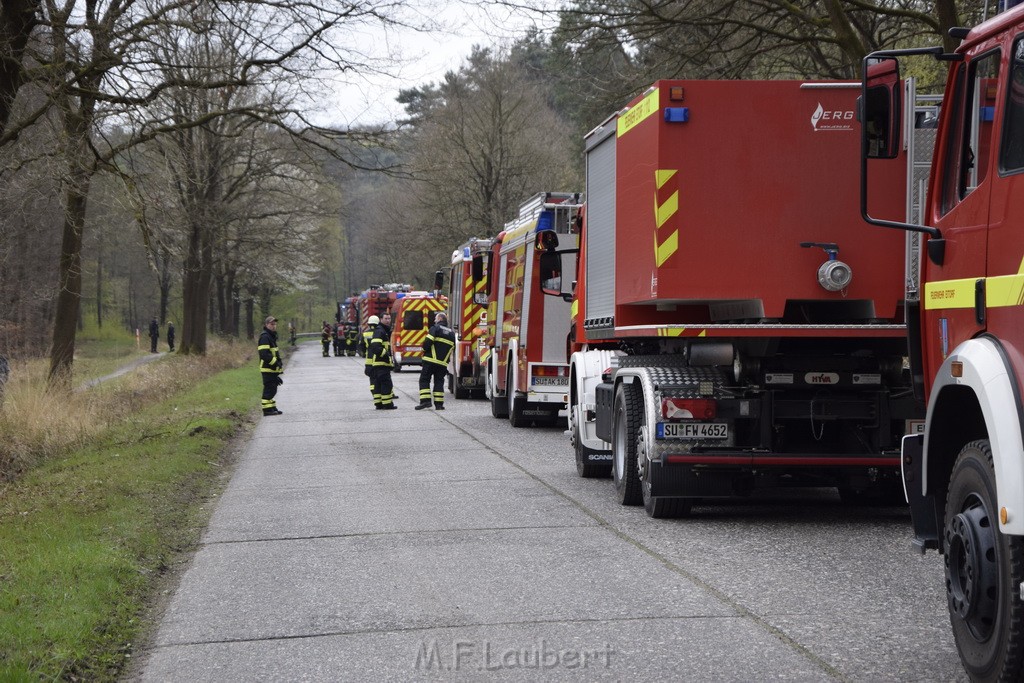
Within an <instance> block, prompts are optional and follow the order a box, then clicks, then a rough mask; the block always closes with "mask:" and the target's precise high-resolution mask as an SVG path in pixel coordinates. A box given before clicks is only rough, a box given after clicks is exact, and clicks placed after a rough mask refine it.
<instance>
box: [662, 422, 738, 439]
mask: <svg viewBox="0 0 1024 683" xmlns="http://www.w3.org/2000/svg"><path fill="white" fill-rule="evenodd" d="M656 435H657V437H658V438H659V439H728V438H729V425H728V423H725V422H659V423H658V428H657V431H656Z"/></svg>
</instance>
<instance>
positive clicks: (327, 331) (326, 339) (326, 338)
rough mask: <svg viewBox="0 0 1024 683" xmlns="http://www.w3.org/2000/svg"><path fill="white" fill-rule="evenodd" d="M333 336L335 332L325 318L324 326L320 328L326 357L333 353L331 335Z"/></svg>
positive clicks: (321, 341)
mask: <svg viewBox="0 0 1024 683" xmlns="http://www.w3.org/2000/svg"><path fill="white" fill-rule="evenodd" d="M333 336H334V334H333V333H332V332H331V326H330V325H328V324H327V321H326V320H325V321H324V326H323V328H322V329H321V330H320V343H321V344H323V345H324V358H327V357H328V356H330V355H331V337H333Z"/></svg>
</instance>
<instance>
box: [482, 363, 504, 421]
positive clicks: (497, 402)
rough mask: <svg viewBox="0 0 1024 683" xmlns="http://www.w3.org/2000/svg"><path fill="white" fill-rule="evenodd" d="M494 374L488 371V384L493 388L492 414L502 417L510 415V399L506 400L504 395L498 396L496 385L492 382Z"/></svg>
mask: <svg viewBox="0 0 1024 683" xmlns="http://www.w3.org/2000/svg"><path fill="white" fill-rule="evenodd" d="M491 379H492V375H491V373H490V372H489V371H488V373H487V386H488V387H490V389H491V415H492V416H494V417H496V418H498V419H501V418H506V417H508V401H507V400H505V397H504V396H498V395H497V392H496V391H495V390H494V389H495V387H494V386H493V385H492V384H491Z"/></svg>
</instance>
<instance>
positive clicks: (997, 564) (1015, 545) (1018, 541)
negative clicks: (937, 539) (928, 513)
mask: <svg viewBox="0 0 1024 683" xmlns="http://www.w3.org/2000/svg"><path fill="white" fill-rule="evenodd" d="M943 539H944V541H945V565H946V567H945V573H946V598H947V604H948V607H949V618H950V623H951V624H952V627H953V639H954V640H955V641H956V648H957V651H958V652H959V653H960V661H961V662H962V663H963V665H964V669H966V670H967V673H968V675H969V676H970V677H971V679H972V680H975V681H1017V680H1021V677H1022V674H1024V603H1022V602H1021V600H1020V599H1019V598H1018V596H1017V591H1018V586H1019V585H1020V582H1021V581H1022V580H1024V539H1022V538H1021V537H1019V536H1008V535H1005V534H1003V533H1002V532H1000V531H999V520H998V511H997V510H996V491H995V470H994V468H993V465H992V448H991V446H990V445H989V442H988V441H987V440H979V441H972V442H971V443H969V444H967V445H966V446H964V447H963V449H962V450H961V451H960V455H959V456H957V460H956V464H955V465H954V466H953V473H952V475H951V476H950V483H949V491H948V493H947V495H946V513H945V519H944V523H943Z"/></svg>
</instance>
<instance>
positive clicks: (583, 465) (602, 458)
mask: <svg viewBox="0 0 1024 683" xmlns="http://www.w3.org/2000/svg"><path fill="white" fill-rule="evenodd" d="M569 440H570V441H572V449H573V451H575V452H576V471H577V472H579V475H580V476H581V477H583V478H584V479H604V478H606V477H610V476H611V474H612V461H611V456H610V455H609V454H608V453H606V452H604V451H597V450H594V449H593V448H588V447H587V446H584V445H583V441H582V440H581V438H580V425H579V421H578V420H577V419H576V407H575V406H574V407H571V408H569Z"/></svg>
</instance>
